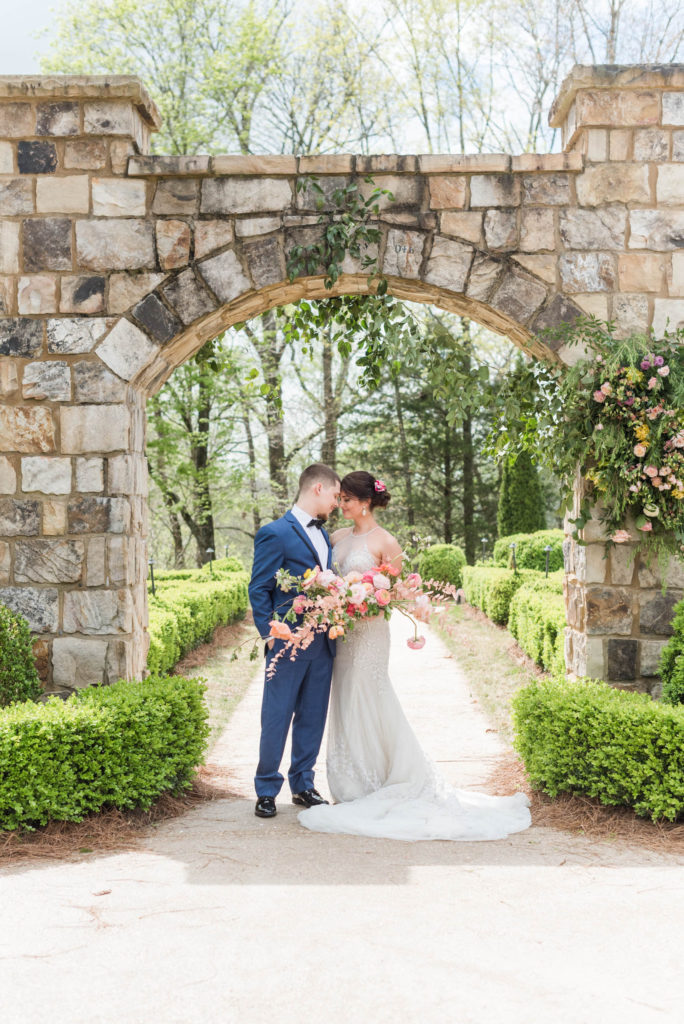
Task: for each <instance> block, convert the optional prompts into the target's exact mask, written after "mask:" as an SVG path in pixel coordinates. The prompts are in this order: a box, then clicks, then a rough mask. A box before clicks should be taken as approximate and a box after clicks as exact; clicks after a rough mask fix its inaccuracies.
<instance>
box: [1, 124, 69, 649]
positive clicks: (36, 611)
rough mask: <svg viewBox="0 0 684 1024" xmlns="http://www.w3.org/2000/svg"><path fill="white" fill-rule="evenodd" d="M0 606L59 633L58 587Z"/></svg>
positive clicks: (19, 594)
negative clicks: (5, 606) (4, 606)
mask: <svg viewBox="0 0 684 1024" xmlns="http://www.w3.org/2000/svg"><path fill="white" fill-rule="evenodd" d="M0 109H1V108H0ZM0 604H4V605H7V607H8V608H10V609H11V610H12V611H13V612H16V613H18V614H19V615H23V617H24V618H25V619H26V621H27V622H28V624H29V629H30V630H31V632H32V633H56V632H57V628H58V626H59V592H58V590H57V588H56V587H3V588H2V589H0Z"/></svg>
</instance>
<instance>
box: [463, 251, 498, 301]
mask: <svg viewBox="0 0 684 1024" xmlns="http://www.w3.org/2000/svg"><path fill="white" fill-rule="evenodd" d="M503 273H504V267H503V264H502V263H501V262H500V261H499V260H491V259H489V257H488V256H483V255H480V254H478V255H477V256H476V257H475V259H474V260H473V265H472V268H471V270H470V276H469V278H468V287H467V288H466V295H467V296H468V298H469V299H476V300H477V301H478V302H488V301H489V297H490V296H491V294H492V292H493V291H494V289H495V287H496V285H497V283H498V282H499V280H500V278H501V276H502V274H503Z"/></svg>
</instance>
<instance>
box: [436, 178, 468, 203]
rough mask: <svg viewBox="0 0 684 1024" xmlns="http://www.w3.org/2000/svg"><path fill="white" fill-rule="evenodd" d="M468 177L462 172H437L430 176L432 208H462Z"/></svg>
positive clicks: (464, 201)
mask: <svg viewBox="0 0 684 1024" xmlns="http://www.w3.org/2000/svg"><path fill="white" fill-rule="evenodd" d="M467 183H468V179H467V178H466V177H465V176H464V175H462V174H435V175H433V176H431V177H430V178H429V186H430V209H431V210H462V209H463V208H464V206H465V205H466V186H467Z"/></svg>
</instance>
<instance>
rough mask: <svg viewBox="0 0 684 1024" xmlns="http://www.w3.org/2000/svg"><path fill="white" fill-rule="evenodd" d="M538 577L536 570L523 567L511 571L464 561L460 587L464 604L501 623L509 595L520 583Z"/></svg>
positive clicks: (505, 622)
mask: <svg viewBox="0 0 684 1024" xmlns="http://www.w3.org/2000/svg"><path fill="white" fill-rule="evenodd" d="M537 578H539V573H536V572H531V570H529V569H523V570H522V571H521V572H518V573H515V572H513V570H512V569H498V568H496V567H494V566H492V567H490V566H483V565H466V566H465V568H464V570H463V590H464V593H465V599H466V601H467V602H468V604H472V605H475V607H476V608H480V609H481V611H483V612H484V613H485V615H487V616H488V617H489V618H490V619H491V620H492V622H496V623H498V624H499V625H500V626H505V625H506V624H507V622H508V613H509V609H510V605H511V600H512V599H513V595H514V594H515V592H516V590H518V588H519V587H522V585H523V583H525V582H526V581H527V580H530V579H537Z"/></svg>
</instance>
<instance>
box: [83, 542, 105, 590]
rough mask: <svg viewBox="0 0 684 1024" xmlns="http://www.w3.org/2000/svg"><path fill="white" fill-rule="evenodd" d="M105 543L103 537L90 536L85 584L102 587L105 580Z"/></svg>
mask: <svg viewBox="0 0 684 1024" xmlns="http://www.w3.org/2000/svg"><path fill="white" fill-rule="evenodd" d="M105 551H106V543H105V538H104V537H91V538H90V540H89V541H88V554H87V557H86V585H87V586H89V587H102V586H104V584H105V583H106V582H107V578H106V573H105Z"/></svg>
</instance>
